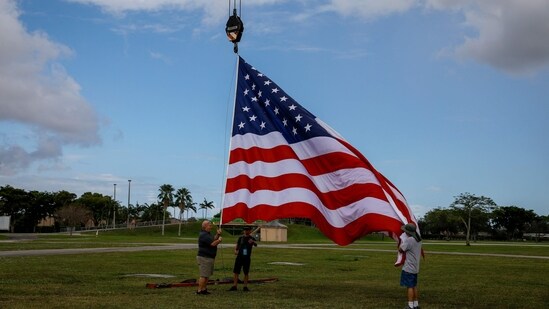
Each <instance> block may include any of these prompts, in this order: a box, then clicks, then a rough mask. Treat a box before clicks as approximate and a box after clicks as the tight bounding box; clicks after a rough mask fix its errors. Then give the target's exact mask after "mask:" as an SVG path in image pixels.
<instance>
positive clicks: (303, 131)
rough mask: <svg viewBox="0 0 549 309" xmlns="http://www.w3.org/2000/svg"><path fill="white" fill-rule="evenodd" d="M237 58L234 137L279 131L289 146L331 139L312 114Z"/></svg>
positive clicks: (265, 77)
mask: <svg viewBox="0 0 549 309" xmlns="http://www.w3.org/2000/svg"><path fill="white" fill-rule="evenodd" d="M239 58H240V59H239V66H238V84H237V87H236V88H237V89H236V92H237V93H236V102H235V111H234V123H233V134H232V135H233V136H234V135H237V134H246V133H254V134H258V135H265V134H267V133H271V132H273V131H279V132H280V133H282V135H283V136H284V138H285V139H286V140H287V141H288V143H290V144H291V143H296V142H300V141H303V140H306V139H309V138H311V137H315V136H331V135H330V134H329V133H328V132H327V131H326V130H325V129H324V128H322V127H321V126H320V125H319V124H318V123H317V122H316V120H315V118H316V117H315V116H314V115H313V114H311V113H310V112H309V111H308V110H306V109H305V108H303V107H302V106H301V105H299V103H297V102H296V101H294V99H292V98H291V97H290V96H289V95H288V94H287V93H286V92H284V90H282V89H281V88H280V87H278V85H277V84H276V83H274V82H273V81H271V80H270V79H269V78H268V77H267V76H265V75H264V74H262V73H261V72H259V71H258V70H256V69H255V68H254V67H252V66H251V65H249V64H248V63H246V61H245V60H244V59H242V58H241V57H239Z"/></svg>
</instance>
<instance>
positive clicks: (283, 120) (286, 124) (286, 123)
mask: <svg viewBox="0 0 549 309" xmlns="http://www.w3.org/2000/svg"><path fill="white" fill-rule="evenodd" d="M282 123H283V124H284V126H285V127H287V126H288V120H286V118H284V119H282Z"/></svg>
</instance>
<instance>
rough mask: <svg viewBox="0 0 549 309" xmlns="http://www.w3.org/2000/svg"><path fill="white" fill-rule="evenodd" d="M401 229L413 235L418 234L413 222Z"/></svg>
mask: <svg viewBox="0 0 549 309" xmlns="http://www.w3.org/2000/svg"><path fill="white" fill-rule="evenodd" d="M400 229H401V230H403V231H404V232H406V233H408V234H410V235H412V236H416V226H415V224H413V223H408V224H405V225H403V226H402V227H401V228H400Z"/></svg>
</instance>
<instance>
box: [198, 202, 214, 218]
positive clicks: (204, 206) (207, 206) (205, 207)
mask: <svg viewBox="0 0 549 309" xmlns="http://www.w3.org/2000/svg"><path fill="white" fill-rule="evenodd" d="M199 206H200V209H203V210H205V211H206V215H204V219H206V217H207V216H208V209H210V208H214V204H213V201H209V202H208V200H206V198H204V202H202V203H200V205H199Z"/></svg>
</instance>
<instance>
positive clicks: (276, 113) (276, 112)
mask: <svg viewBox="0 0 549 309" xmlns="http://www.w3.org/2000/svg"><path fill="white" fill-rule="evenodd" d="M274 112H275V115H278V107H275V109H274Z"/></svg>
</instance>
